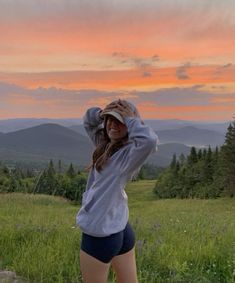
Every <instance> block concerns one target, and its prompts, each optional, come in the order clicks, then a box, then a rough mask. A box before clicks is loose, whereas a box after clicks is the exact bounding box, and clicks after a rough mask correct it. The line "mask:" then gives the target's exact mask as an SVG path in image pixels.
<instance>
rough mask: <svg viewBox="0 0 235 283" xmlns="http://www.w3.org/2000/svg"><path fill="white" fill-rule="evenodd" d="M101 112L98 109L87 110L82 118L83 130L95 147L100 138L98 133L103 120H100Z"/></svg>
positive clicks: (100, 135) (100, 134)
mask: <svg viewBox="0 0 235 283" xmlns="http://www.w3.org/2000/svg"><path fill="white" fill-rule="evenodd" d="M101 111H102V109H101V108H99V107H93V108H89V109H88V110H87V112H86V114H85V116H84V118H83V125H84V128H85V130H86V132H87V134H88V136H89V138H90V139H91V141H92V142H93V144H94V145H97V144H98V143H99V141H100V139H101V138H102V133H101V131H100V130H101V129H102V128H103V125H102V123H103V119H101V118H100V112H101Z"/></svg>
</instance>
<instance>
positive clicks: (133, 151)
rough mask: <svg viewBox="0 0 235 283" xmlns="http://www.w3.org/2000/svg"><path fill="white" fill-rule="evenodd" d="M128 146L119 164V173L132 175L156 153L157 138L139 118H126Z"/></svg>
mask: <svg viewBox="0 0 235 283" xmlns="http://www.w3.org/2000/svg"><path fill="white" fill-rule="evenodd" d="M125 123H126V126H127V128H128V135H129V146H127V148H126V151H125V153H124V156H123V158H122V162H121V173H123V174H132V173H134V172H135V171H136V170H137V169H139V167H140V166H141V165H143V163H144V162H145V160H146V159H147V158H148V156H149V155H151V154H152V153H154V152H156V150H157V144H158V136H157V135H156V134H155V132H154V131H153V130H152V128H151V127H149V126H147V125H145V124H143V122H142V121H141V120H140V118H136V117H135V118H133V117H127V118H125Z"/></svg>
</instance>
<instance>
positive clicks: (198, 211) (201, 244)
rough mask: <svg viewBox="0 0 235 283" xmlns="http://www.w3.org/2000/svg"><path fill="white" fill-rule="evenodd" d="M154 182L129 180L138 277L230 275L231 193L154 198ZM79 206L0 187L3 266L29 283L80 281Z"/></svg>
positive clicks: (234, 256) (234, 218) (233, 255)
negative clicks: (214, 196) (0, 191)
mask: <svg viewBox="0 0 235 283" xmlns="http://www.w3.org/2000/svg"><path fill="white" fill-rule="evenodd" d="M154 184H155V181H138V182H132V183H130V184H129V185H128V187H127V194H128V198H129V209H130V223H131V224H132V226H133V228H134V230H135V233H136V258H137V268H138V278H139V283H157V282H161V283H166V282H172V283H176V282H182V283H183V282H185V283H189V282H191V283H196V282H198V283H199V282H200V283H207V282H213V283H220V282H221V283H232V282H235V199H231V198H230V199H229V198H219V199H214V200H200V199H187V200H186V199H182V200H181V199H171V200H170V199H166V200H159V199H157V198H156V197H155V195H154V193H153V191H152V189H153V187H154ZM78 209H79V206H78V205H74V204H72V203H71V202H69V201H67V200H65V199H63V198H60V197H52V196H46V195H32V194H19V193H18V194H17V193H12V194H1V195H0V270H12V271H15V272H16V273H17V274H18V275H21V276H23V277H24V278H26V280H27V282H38V283H39V282H40V283H75V282H76V283H77V282H82V281H81V274H80V270H79V247H80V239H81V232H80V230H79V229H77V228H76V227H75V216H76V213H77V211H78ZM108 282H110V283H114V282H115V274H113V272H112V270H111V271H110V274H109V281H108Z"/></svg>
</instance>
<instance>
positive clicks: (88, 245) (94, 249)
mask: <svg viewBox="0 0 235 283" xmlns="http://www.w3.org/2000/svg"><path fill="white" fill-rule="evenodd" d="M134 246H135V234H134V231H133V230H132V227H131V225H130V224H129V223H127V225H126V227H125V229H124V230H123V231H121V232H118V233H115V234H112V235H110V236H107V237H93V236H90V235H87V234H85V233H82V242H81V250H83V251H84V252H86V253H88V254H89V255H90V256H93V257H95V258H96V259H98V260H100V261H102V262H104V263H109V262H110V261H111V260H112V258H113V257H115V256H117V255H121V254H124V253H127V252H128V251H130V250H131V249H132V248H133V247H134Z"/></svg>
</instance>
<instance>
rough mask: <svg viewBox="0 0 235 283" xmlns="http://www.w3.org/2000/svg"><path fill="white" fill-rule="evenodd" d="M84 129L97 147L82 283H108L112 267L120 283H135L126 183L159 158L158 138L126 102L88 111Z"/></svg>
mask: <svg viewBox="0 0 235 283" xmlns="http://www.w3.org/2000/svg"><path fill="white" fill-rule="evenodd" d="M84 127H85V129H86V131H87V133H88V135H89V137H90V138H91V140H92V141H93V143H94V144H95V146H96V149H95V151H94V153H93V162H92V166H91V170H90V173H89V177H88V181H87V187H86V191H85V193H84V194H83V199H82V206H81V209H80V210H79V212H78V214H77V218H76V222H77V225H78V226H79V227H80V229H81V230H82V242H81V250H80V268H81V272H82V277H83V280H84V281H83V282H84V283H105V282H107V277H108V272H109V268H110V265H111V266H112V268H113V270H114V272H115V273H116V276H117V280H118V282H119V283H137V282H138V280H137V272H136V261H135V249H134V247H135V234H134V231H133V230H132V227H131V225H130V224H129V222H128V218H129V210H128V202H127V195H126V193H125V191H124V188H125V186H126V183H127V182H128V181H130V180H131V179H132V178H133V176H134V175H135V174H136V173H137V172H138V171H139V169H140V166H141V165H143V163H144V161H145V160H146V159H147V157H148V156H149V155H150V154H151V153H153V152H155V150H156V146H157V136H156V134H155V133H154V132H153V130H152V129H151V128H150V127H148V126H146V125H144V124H143V122H142V121H141V119H140V117H139V114H138V111H137V109H136V107H135V106H134V105H133V104H131V103H130V102H127V101H124V100H118V101H114V102H112V103H110V104H108V105H107V106H106V107H105V109H104V110H102V109H100V108H98V107H94V108H90V109H88V110H87V112H86V115H85V117H84Z"/></svg>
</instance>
